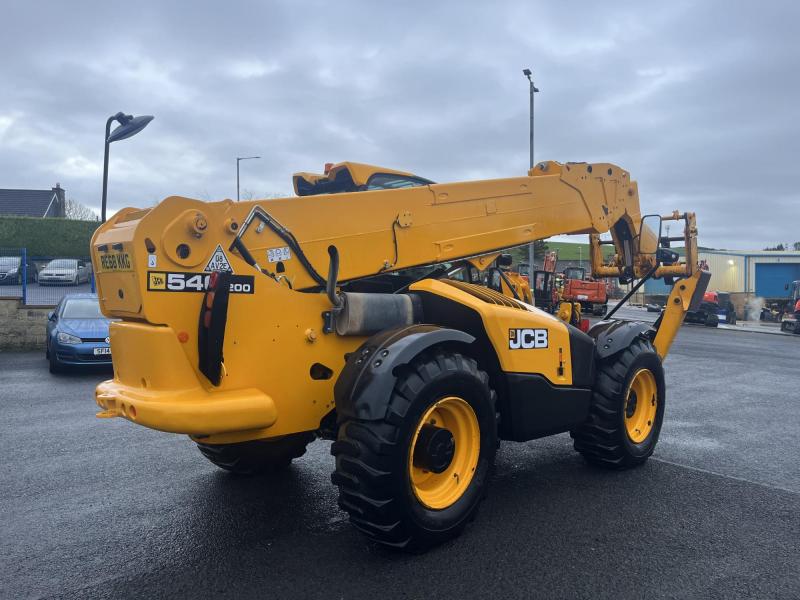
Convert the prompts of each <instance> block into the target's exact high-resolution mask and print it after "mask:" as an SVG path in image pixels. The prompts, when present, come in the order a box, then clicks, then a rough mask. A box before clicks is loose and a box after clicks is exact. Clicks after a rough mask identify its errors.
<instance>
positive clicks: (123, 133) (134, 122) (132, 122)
mask: <svg viewBox="0 0 800 600" xmlns="http://www.w3.org/2000/svg"><path fill="white" fill-rule="evenodd" d="M152 120H153V117H152V116H151V115H142V116H141V117H134V116H133V115H126V114H125V113H121V112H118V113H117V114H115V115H112V116H110V117H108V120H107V121H106V137H105V151H104V154H103V201H102V205H101V206H100V217H101V220H102V221H103V223H105V222H106V201H107V197H108V147H109V146H110V145H111V142H118V141H119V140H124V139H126V138H129V137H131V136H134V135H136V134H137V133H139V132H140V131H141V130H142V129H144V128H145V127H147V124H148V123H149V122H150V121H152ZM114 121H117V122H119V127H117V128H116V129H115V130H114V131H113V132H112V131H111V123H113V122H114Z"/></svg>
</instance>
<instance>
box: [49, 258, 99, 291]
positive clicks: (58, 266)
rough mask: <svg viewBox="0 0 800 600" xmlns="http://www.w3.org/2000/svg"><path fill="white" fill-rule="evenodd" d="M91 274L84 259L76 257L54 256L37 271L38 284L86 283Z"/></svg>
mask: <svg viewBox="0 0 800 600" xmlns="http://www.w3.org/2000/svg"><path fill="white" fill-rule="evenodd" d="M90 276H91V267H90V266H89V265H88V264H87V263H86V261H83V260H79V259H76V258H56V259H55V260H51V261H50V262H49V263H47V266H46V267H45V268H44V269H42V270H41V271H39V285H50V284H59V283H60V284H65V285H78V284H80V283H86V282H88V281H89V277H90Z"/></svg>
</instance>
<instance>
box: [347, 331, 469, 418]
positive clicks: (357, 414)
mask: <svg viewBox="0 0 800 600" xmlns="http://www.w3.org/2000/svg"><path fill="white" fill-rule="evenodd" d="M474 340H475V338H474V337H473V336H471V335H469V334H468V333H464V332H463V331H458V330H457V329H447V328H444V327H438V326H436V325H409V326H406V327H400V328H396V329H390V330H387V331H382V332H380V333H377V334H375V335H373V336H372V337H371V338H369V339H368V340H367V341H366V342H364V343H363V344H361V346H359V348H358V350H356V351H355V352H353V353H352V354H350V355H348V357H347V362H346V364H345V366H344V369H342V372H341V374H340V375H339V378H338V379H337V380H336V384H335V385H334V388H333V395H334V398H335V400H336V414H337V417H338V420H339V422H341V421H343V420H346V419H360V420H365V421H374V420H378V419H383V418H384V417H385V416H386V411H387V408H388V406H389V400H390V397H391V394H392V390H393V389H394V386H395V383H396V382H397V377H396V376H395V374H394V373H393V370H394V368H395V367H398V366H400V365H405V364H408V363H409V362H411V361H412V360H413V359H414V357H415V356H417V355H418V354H419V353H420V352H422V351H423V350H425V349H427V348H430V347H431V346H435V345H437V344H441V343H444V342H457V343H461V344H471V343H472V342H473V341H474Z"/></svg>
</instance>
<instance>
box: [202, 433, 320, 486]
mask: <svg viewBox="0 0 800 600" xmlns="http://www.w3.org/2000/svg"><path fill="white" fill-rule="evenodd" d="M315 437H316V436H315V435H314V434H313V433H311V432H304V433H294V434H292V435H287V436H284V437H282V438H278V439H276V440H253V441H250V442H239V443H237V444H203V443H201V442H196V444H197V448H198V449H199V450H200V452H201V453H202V454H203V456H205V457H206V458H207V459H208V460H210V461H211V462H212V463H214V464H215V465H216V466H218V467H219V468H220V469H225V470H226V471H230V472H231V473H235V474H236V475H245V476H249V475H260V474H263V473H269V472H273V471H279V470H281V469H285V468H287V467H288V466H289V465H290V464H291V462H292V460H294V459H295V458H300V457H301V456H303V454H305V453H306V446H308V444H309V443H311V442H312V441H314V438H315Z"/></svg>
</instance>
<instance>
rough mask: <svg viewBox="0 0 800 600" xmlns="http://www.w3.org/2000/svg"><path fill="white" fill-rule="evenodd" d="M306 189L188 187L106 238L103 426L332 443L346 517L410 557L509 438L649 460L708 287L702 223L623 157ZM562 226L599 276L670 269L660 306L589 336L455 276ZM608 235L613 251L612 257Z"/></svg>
mask: <svg viewBox="0 0 800 600" xmlns="http://www.w3.org/2000/svg"><path fill="white" fill-rule="evenodd" d="M294 188H295V192H296V194H297V196H296V197H291V198H278V199H269V200H256V201H248V202H240V203H237V202H233V201H231V200H225V201H221V202H210V203H208V202H201V201H198V200H192V199H188V198H182V197H175V196H173V197H169V198H167V199H165V200H164V201H163V202H161V203H160V204H159V205H158V206H156V207H155V208H150V209H143V210H138V209H133V208H127V209H123V210H121V211H119V212H118V213H117V214H116V215H114V216H113V217H112V218H111V219H110V220H109V221H108V222H106V223H105V224H103V225H102V226H101V227H100V228H99V229H98V230H97V232H96V233H95V235H94V237H93V239H92V242H91V252H92V261H93V264H94V269H95V272H96V274H97V291H98V296H99V298H100V305H101V307H102V310H103V313H104V314H105V315H107V316H108V317H113V318H115V319H118V320H117V321H115V322H114V323H112V325H111V333H110V337H111V351H112V357H113V363H114V377H113V379H111V380H109V381H105V382H103V383H101V384H100V385H98V386H97V390H96V402H97V404H98V405H99V407H100V409H101V410H100V412H99V413H98V416H99V417H121V418H124V419H127V420H129V421H131V422H133V423H137V424H139V425H143V426H145V427H150V428H153V429H158V430H161V431H166V432H173V433H181V434H187V435H188V436H189V437H190V438H191V439H192V440H193V441H194V442H195V443H196V444H197V445H198V447H199V448H200V451H201V452H202V453H203V454H204V455H205V456H206V457H207V458H208V459H209V460H210V461H211V462H213V463H214V464H216V465H218V466H219V467H222V468H223V469H227V470H229V471H232V472H234V473H239V474H253V473H263V472H267V471H270V470H274V469H278V468H282V467H285V466H287V465H288V464H289V463H290V462H291V461H292V460H293V459H294V458H297V457H299V456H300V455H302V454H303V452H304V451H305V448H306V445H307V444H308V443H310V442H311V441H312V440H314V439H315V438H317V437H321V438H327V439H332V440H334V441H333V445H332V448H331V451H332V453H333V455H334V456H335V457H336V467H335V472H334V473H333V476H332V479H333V483H334V484H335V485H336V486H338V488H339V505H340V506H341V508H342V509H343V510H345V511H347V513H349V516H350V521H351V522H352V523H353V525H355V526H356V527H357V528H358V529H359V530H361V531H363V532H364V533H365V534H366V535H368V536H369V537H370V538H372V539H373V540H376V541H378V542H380V543H383V544H386V545H390V546H394V547H398V548H406V549H413V550H419V549H424V548H426V547H428V546H431V545H433V544H436V543H439V542H441V541H443V540H446V539H448V538H450V537H452V536H454V535H456V534H458V533H459V532H460V531H461V530H462V529H463V528H464V526H465V524H466V523H467V522H468V521H469V520H470V519H471V517H472V516H473V515H474V513H475V511H476V510H477V508H478V504H479V503H480V502H481V500H482V498H483V497H484V496H485V494H486V492H487V487H488V485H489V482H490V479H491V472H492V466H493V461H494V458H495V452H496V449H497V447H498V444H499V440H501V439H502V440H512V441H525V440H531V439H534V438H539V437H542V436H547V435H551V434H556V433H560V432H567V431H569V432H570V433H571V435H572V437H573V439H574V446H575V449H576V450H577V451H578V452H580V453H581V454H582V455H583V456H584V457H585V459H586V460H587V461H588V462H589V463H591V464H593V465H597V466H600V467H607V468H612V469H624V468H628V467H632V466H635V465H638V464H640V463H642V462H644V461H645V460H647V458H648V457H649V456H650V455H651V454H652V452H653V449H654V447H655V445H656V442H657V441H658V436H659V432H660V430H661V424H662V420H663V418H664V407H665V404H664V403H665V390H664V373H663V369H662V361H663V359H664V357H665V356H666V354H667V352H668V351H669V348H670V345H671V343H672V341H673V339H674V337H675V335H676V333H677V331H678V329H679V327H680V324H681V322H682V320H683V316H684V314H685V312H686V311H687V310H689V308H690V307H691V306H692V305H693V304H696V303H697V302H698V301H699V299H702V296H703V292H704V290H705V287H706V285H707V282H708V278H709V274H708V273H707V272H704V271H700V270H699V269H697V267H696V260H697V259H696V256H697V254H696V248H697V245H696V244H697V242H696V236H697V231H696V227H695V217H694V214H693V213H682V214H681V213H678V212H675V213H673V214H671V215H667V216H665V217H661V216H658V215H648V216H645V217H642V215H641V214H640V209H639V198H638V190H637V186H636V183H635V182H634V181H632V180H631V179H630V176H629V174H628V173H627V172H626V171H624V170H623V169H621V168H619V167H617V166H615V165H612V164H586V163H565V164H560V163H557V162H552V161H551V162H542V163H539V164H538V165H536V167H534V168H533V169H531V170H530V171H529V172H528V173H527V175H525V176H523V177H512V178H507V179H494V180H486V181H469V182H456V183H434V182H432V181H430V180H427V179H424V178H421V177H418V176H416V175H414V174H412V173H406V172H402V171H396V170H392V169H384V168H380V167H375V166H370V165H363V164H358V163H349V162H344V163H339V164H336V165H331V164H328V165H326V169H325V173H323V174H311V173H298V174H296V175H295V176H294ZM664 219H669V220H678V221H682V222H683V224H684V232H683V236H682V237H681V238H680V239H681V240H682V241H683V242H684V246H685V253H684V256H683V257H682V258H679V257H678V255H677V254H675V253H674V252H672V251H670V250H668V249H666V248H662V247H660V246H661V242H665V241H666V240H667V238H664V237H662V236H661V221H662V220H664ZM606 232H609V233H610V237H611V239H610V240H605V239H601V237H600V234H603V233H606ZM556 234H589V237H590V243H591V258H592V271H593V275H594V276H596V277H618V278H620V279H621V280H622V281H624V282H628V281H633V280H638V281H639V283H638V284H637V285H641V283H643V282H644V281H645V280H646V279H647V278H651V277H657V278H662V277H663V278H667V279H668V280H669V281H671V282H673V288H672V293H671V295H670V298H669V301H668V304H667V306H666V308H665V310H664V312H663V314H662V315H661V317H660V318H659V320H658V321H657V322H656V323H655V324H647V323H639V322H626V321H622V320H615V319H612V318H611V317H613V313H614V310H612V311H611V313H609V316H608V318H607V320H605V321H602V322H600V323H598V324H597V325H595V326H594V327H593V328H592V329H591V330H589V332H588V334H587V333H584V332H583V331H581V330H580V329H579V328H578V327H574V326H572V325H570V324H568V323H565V322H564V321H562V320H560V319H558V318H557V317H555V316H552V315H550V314H548V313H546V312H544V311H542V310H539V309H537V308H535V307H533V306H532V305H531V304H530V303H529V302H526V301H525V300H524V299H522V298H519V297H518V296H519V293H520V288H516V291H514V290H512V288H515V286H514V285H513V282H510V281H509V280H508V279H506V281H505V282H504V281H503V277H502V276H501V275H502V274H501V273H497V274H496V275H497V277H496V278H495V280H494V283H495V284H496V285H495V286H494V287H495V288H496V289H493V285H492V284H491V281H489V280H490V279H491V278H489V280H487V281H477V280H476V281H473V280H471V279H469V278H468V277H465V276H458V275H457V273H459V272H460V269H461V268H462V267H463V266H464V265H465V264H467V265H472V266H473V267H475V268H476V269H477V271H484V270H486V268H498V269H502V267H503V266H504V259H502V258H501V254H500V252H501V251H502V250H503V249H506V248H510V247H513V246H518V245H520V244H525V243H529V242H531V241H533V240H535V239H540V238H547V237H550V236H552V235H556ZM669 239H675V238H669ZM602 244H613V245H614V248H615V255H614V257H613V259H612V260H611V261H610V262H607V263H606V264H604V263H603V260H602V253H601V245H602ZM665 245H666V244H665ZM487 265H489V266H488V267H487ZM461 272H462V273H463V270H462V271H461ZM498 286H499V287H498ZM635 289H636V288H635V287H634V288H633V290H635ZM633 290H632V291H633ZM528 294H530V291H529V290H528ZM527 299H529V296H527ZM567 320H569V318H567Z"/></svg>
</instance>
